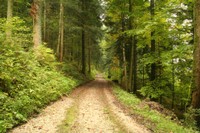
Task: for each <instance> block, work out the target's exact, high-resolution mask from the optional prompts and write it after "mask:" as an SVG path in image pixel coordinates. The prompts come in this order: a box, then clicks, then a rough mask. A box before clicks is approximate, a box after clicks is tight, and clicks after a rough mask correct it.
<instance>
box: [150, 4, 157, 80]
mask: <svg viewBox="0 0 200 133" xmlns="http://www.w3.org/2000/svg"><path fill="white" fill-rule="evenodd" d="M154 8H155V3H154V0H151V1H150V12H151V19H153V17H154V14H155V13H154ZM154 33H155V32H154V31H152V32H151V52H152V54H154V53H155V51H156V44H155V43H156V42H155V39H153V36H154ZM155 79H156V63H153V64H151V77H150V80H151V81H154V80H155Z"/></svg>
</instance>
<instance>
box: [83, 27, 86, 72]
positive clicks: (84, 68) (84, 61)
mask: <svg viewBox="0 0 200 133" xmlns="http://www.w3.org/2000/svg"><path fill="white" fill-rule="evenodd" d="M82 73H83V74H84V75H86V60H85V30H84V26H83V29H82Z"/></svg>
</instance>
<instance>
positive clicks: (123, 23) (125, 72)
mask: <svg viewBox="0 0 200 133" xmlns="http://www.w3.org/2000/svg"><path fill="white" fill-rule="evenodd" d="M121 16H122V18H121V21H122V25H121V26H122V33H123V32H124V31H125V22H124V14H123V13H122V15H121ZM121 43H122V56H123V57H122V58H123V82H124V83H123V87H124V88H125V89H126V90H127V88H128V87H127V68H126V48H125V43H124V35H122V39H121ZM127 91H128V90H127Z"/></svg>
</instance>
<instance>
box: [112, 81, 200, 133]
mask: <svg viewBox="0 0 200 133" xmlns="http://www.w3.org/2000/svg"><path fill="white" fill-rule="evenodd" d="M113 88H114V89H113V92H114V94H115V95H116V97H117V98H118V99H119V101H120V102H121V103H122V104H124V105H125V106H126V107H127V108H129V109H130V111H131V113H132V114H131V115H132V116H133V117H134V118H135V120H137V121H138V122H140V123H143V124H144V125H145V126H146V127H147V128H149V129H150V130H151V131H153V132H156V133H198V131H197V130H196V128H195V126H191V123H190V125H188V126H186V125H184V123H181V122H180V121H179V120H177V119H175V120H172V119H173V117H174V115H171V116H170V115H168V116H167V115H165V114H163V113H160V112H159V111H158V110H156V109H152V107H150V106H149V105H148V103H145V102H144V100H140V99H139V98H137V97H136V96H135V95H133V94H130V93H127V92H126V91H124V90H123V89H122V88H120V87H119V86H118V85H116V84H114V85H113ZM152 106H153V105H152ZM160 106H161V105H160ZM165 110H166V109H165Z"/></svg>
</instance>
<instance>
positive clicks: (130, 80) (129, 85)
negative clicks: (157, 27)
mask: <svg viewBox="0 0 200 133" xmlns="http://www.w3.org/2000/svg"><path fill="white" fill-rule="evenodd" d="M129 13H130V14H131V13H132V0H129ZM131 29H133V26H132V16H130V18H129V30H131ZM130 45H131V58H130V67H129V68H130V69H129V81H128V88H129V91H130V92H132V86H133V54H134V53H133V52H134V46H133V36H132V35H131V37H130Z"/></svg>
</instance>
